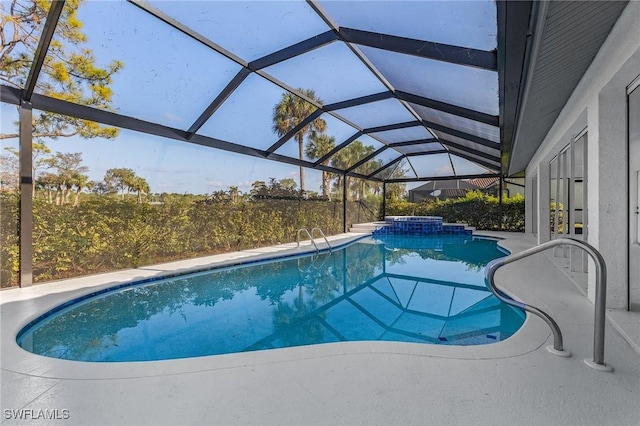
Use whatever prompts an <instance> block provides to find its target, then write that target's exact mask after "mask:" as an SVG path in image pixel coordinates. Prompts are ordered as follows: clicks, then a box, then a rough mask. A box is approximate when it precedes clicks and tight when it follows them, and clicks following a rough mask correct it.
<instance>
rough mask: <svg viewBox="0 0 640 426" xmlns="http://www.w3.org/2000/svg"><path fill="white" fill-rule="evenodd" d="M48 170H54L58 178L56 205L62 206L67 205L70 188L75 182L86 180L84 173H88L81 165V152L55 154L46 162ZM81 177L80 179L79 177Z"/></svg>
mask: <svg viewBox="0 0 640 426" xmlns="http://www.w3.org/2000/svg"><path fill="white" fill-rule="evenodd" d="M46 163H47V165H48V166H49V168H50V169H53V170H55V174H56V176H57V178H58V188H59V190H58V193H57V200H56V204H58V205H62V204H67V203H69V197H70V195H71V188H72V187H73V186H74V184H75V183H76V182H79V181H81V180H83V181H84V182H86V180H88V177H87V176H84V173H86V172H87V171H89V169H88V168H87V167H86V166H83V165H82V153H81V152H65V153H63V152H56V154H55V155H54V156H53V157H51V158H48V159H47V160H46ZM81 176H82V177H81Z"/></svg>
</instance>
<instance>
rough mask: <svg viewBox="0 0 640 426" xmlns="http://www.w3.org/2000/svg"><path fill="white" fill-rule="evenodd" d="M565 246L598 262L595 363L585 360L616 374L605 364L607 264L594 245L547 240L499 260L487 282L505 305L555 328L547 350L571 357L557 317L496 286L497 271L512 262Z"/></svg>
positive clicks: (487, 274) (487, 272) (491, 265)
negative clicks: (518, 299) (577, 249)
mask: <svg viewBox="0 0 640 426" xmlns="http://www.w3.org/2000/svg"><path fill="white" fill-rule="evenodd" d="M562 245H570V246H575V247H578V248H581V249H582V250H584V251H585V252H586V253H587V254H588V255H589V256H590V257H591V258H592V259H593V261H594V263H595V265H596V301H595V319H594V332H593V360H590V359H588V358H587V359H585V360H584V362H585V364H587V365H588V366H589V367H591V368H594V369H596V370H598V371H613V367H611V366H610V365H607V364H605V362H604V326H605V309H606V306H607V265H606V264H605V262H604V258H603V257H602V255H601V254H600V253H599V252H598V250H596V249H595V248H594V247H593V246H591V245H590V244H587V243H585V242H584V241H580V240H576V239H573V238H558V239H555V240H552V241H547V242H546V243H542V244H540V245H537V246H535V247H532V248H530V249H527V250H524V251H521V252H519V253H515V254H512V255H509V256H507V257H502V258H499V259H495V260H493V261H491V262H489V264H488V265H487V266H486V267H485V270H484V274H485V280H486V282H487V283H488V285H489V289H490V290H491V292H492V293H493V294H494V295H495V296H496V297H497V298H498V299H500V300H501V301H503V302H504V303H506V304H508V305H511V306H515V307H518V308H520V309H524V310H525V311H527V312H531V313H532V314H534V315H537V316H539V317H540V318H542V319H543V320H544V321H545V322H546V323H547V324H548V325H549V327H550V328H551V331H552V332H553V346H547V350H548V351H549V352H551V353H552V354H554V355H558V356H562V357H569V356H571V352H569V351H567V350H565V349H564V347H563V343H562V332H561V331H560V327H559V326H558V324H557V323H556V322H555V321H554V319H553V318H551V316H550V315H549V314H547V313H546V312H544V311H543V310H541V309H539V308H536V307H535V306H532V305H529V304H526V303H523V302H518V301H516V300H513V299H511V298H510V297H509V296H507V295H506V294H505V293H504V292H503V291H502V290H500V289H499V288H497V287H496V284H495V282H494V276H495V273H496V271H497V270H498V269H499V268H500V267H502V266H504V265H507V264H509V263H513V262H515V261H517V260H520V259H524V258H525V257H529V256H531V255H534V254H536V253H540V252H542V251H545V250H547V249H549V248H551V247H557V246H562Z"/></svg>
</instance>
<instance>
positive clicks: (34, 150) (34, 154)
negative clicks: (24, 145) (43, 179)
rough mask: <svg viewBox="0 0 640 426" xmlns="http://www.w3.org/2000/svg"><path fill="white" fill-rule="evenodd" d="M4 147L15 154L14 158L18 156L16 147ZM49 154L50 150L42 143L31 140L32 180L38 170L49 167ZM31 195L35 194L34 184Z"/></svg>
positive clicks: (36, 177)
mask: <svg viewBox="0 0 640 426" xmlns="http://www.w3.org/2000/svg"><path fill="white" fill-rule="evenodd" d="M5 149H6V150H7V151H9V152H10V153H12V154H13V155H15V157H16V159H18V158H20V152H19V151H18V150H17V149H15V148H12V147H7V148H5ZM49 154H51V150H50V149H49V147H48V146H46V145H45V144H44V143H41V142H33V143H32V144H31V176H32V178H33V180H34V182H35V181H37V179H38V170H39V169H42V168H47V167H49V166H48V164H49V163H48V160H49V159H50V158H51V156H50V155H49ZM31 195H32V196H35V195H36V185H34V186H33V190H32V194H31Z"/></svg>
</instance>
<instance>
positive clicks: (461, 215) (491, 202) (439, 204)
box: [386, 191, 524, 232]
mask: <svg viewBox="0 0 640 426" xmlns="http://www.w3.org/2000/svg"><path fill="white" fill-rule="evenodd" d="M386 214H387V215H389V216H412V215H414V216H441V217H442V219H443V220H444V221H445V222H450V223H466V224H468V225H469V226H473V227H475V228H476V229H481V230H492V231H498V230H501V231H515V232H524V197H522V195H519V194H518V195H516V196H513V197H504V198H503V200H502V206H500V203H499V200H498V197H495V196H491V195H487V194H483V193H482V192H480V191H470V192H468V193H467V195H466V196H465V197H460V198H455V199H446V200H439V199H436V200H432V201H427V202H422V203H410V202H407V201H399V202H391V203H388V204H387V206H386Z"/></svg>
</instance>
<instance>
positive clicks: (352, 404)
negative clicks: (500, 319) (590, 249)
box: [0, 232, 640, 425]
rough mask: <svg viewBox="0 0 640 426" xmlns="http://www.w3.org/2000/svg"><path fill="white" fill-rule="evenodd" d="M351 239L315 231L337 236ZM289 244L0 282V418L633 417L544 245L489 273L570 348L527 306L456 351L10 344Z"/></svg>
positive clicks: (631, 393) (622, 354) (627, 389)
mask: <svg viewBox="0 0 640 426" xmlns="http://www.w3.org/2000/svg"><path fill="white" fill-rule="evenodd" d="M476 234H478V235H489V236H495V237H501V238H505V239H504V240H502V241H501V243H500V244H501V245H502V246H503V247H505V248H507V249H509V250H510V251H512V252H518V251H521V250H523V249H526V248H528V247H531V246H533V245H534V244H533V241H530V240H529V239H528V237H527V236H525V235H524V234H512V233H495V232H491V233H488V232H477V233H476ZM358 236H360V235H358V234H353V233H352V234H343V235H340V236H334V237H330V238H329V239H330V241H331V242H332V244H338V243H343V242H346V241H348V240H349V239H353V238H354V237H358ZM295 246H296V245H295V244H283V245H280V246H276V247H269V248H264V249H255V250H247V251H243V252H238V253H230V254H225V255H218V256H210V257H207V258H200V259H193V260H188V261H180V262H172V263H168V264H163V265H154V266H149V267H143V268H138V269H132V270H126V271H118V272H113V273H109V274H101V275H95V276H90V277H83V278H76V279H69V280H64V281H59V282H56V283H49V284H45V285H36V286H33V287H29V288H24V289H13V290H6V291H2V292H0V315H1V317H0V318H1V322H2V324H1V331H2V334H1V336H0V344H1V352H0V355H1V356H2V359H1V365H2V371H1V374H2V375H1V379H2V384H1V395H0V401H1V408H2V419H1V421H2V423H3V424H5V423H6V424H70V425H71V424H78V425H92V424H96V425H116V424H123V425H124V424H126V425H129V424H130V425H138V424H149V425H158V424H172V425H173V424H473V425H477V424H598V425H603V424H612V425H613V424H615V425H619V424H638V419H639V418H640V404H638V400H639V399H640V355H639V354H638V353H637V352H635V351H634V349H633V348H632V346H631V345H630V344H629V343H628V342H627V341H626V340H625V339H624V338H623V337H622V336H621V334H619V332H618V331H617V329H616V328H614V327H613V326H612V325H611V323H610V322H609V321H607V329H606V333H607V334H606V349H605V360H606V362H607V363H608V364H611V365H612V366H613V367H614V371H613V372H611V373H606V372H599V371H595V370H593V369H591V368H589V367H587V366H586V365H585V364H584V361H583V360H584V359H585V358H591V356H592V349H593V348H592V344H593V305H592V304H591V303H590V302H589V301H588V300H587V299H586V298H585V297H584V296H583V295H582V294H581V293H580V291H578V289H577V288H576V286H575V285H574V283H573V282H572V281H571V280H570V279H569V278H568V276H567V274H566V273H565V272H563V271H562V270H561V267H558V266H556V265H554V263H553V262H551V261H550V259H549V258H548V257H547V256H546V255H545V254H539V255H536V256H534V257H531V258H527V259H524V260H522V261H520V262H517V263H516V264H512V265H507V266H505V267H503V268H501V269H500V270H499V271H498V273H497V275H496V282H497V284H498V285H499V286H501V287H502V288H505V289H506V290H507V291H508V292H509V293H511V294H512V295H514V296H515V297H516V298H518V299H521V300H524V301H527V302H528V303H530V304H533V305H535V306H538V307H541V308H542V309H544V310H546V311H547V312H549V313H550V314H551V315H552V316H553V317H554V319H556V321H557V322H558V324H559V325H560V327H561V329H562V332H563V335H564V340H565V347H566V348H567V349H568V350H570V351H571V352H572V356H571V357H570V358H560V357H556V356H554V355H551V354H550V353H548V352H547V350H546V349H545V346H546V345H549V344H551V343H552V339H551V333H550V331H549V329H548V327H547V326H546V324H545V323H544V322H543V321H542V320H540V319H538V318H537V317H531V316H528V317H527V321H526V322H525V324H524V326H523V327H522V329H521V330H520V331H519V332H518V333H517V334H516V335H514V336H513V337H512V338H510V339H508V340H506V341H503V342H499V343H495V344H492V345H485V346H467V347H459V346H438V345H426V344H412V343H400V342H346V343H333V344H325V345H316V346H304V347H296V348H286V349H276V350H269V351H257V352H248V353H241V354H229V355H218V356H210V357H202V358H192V359H180V360H169V361H155V362H134V363H113V364H108V363H105V364H102V363H83V362H75V361H65V360H58V359H52V358H46V357H42V356H37V355H34V354H31V353H29V352H26V351H24V350H22V349H21V348H19V347H18V346H17V344H16V343H15V336H16V333H17V332H18V331H19V330H20V328H21V327H22V326H24V325H25V324H26V323H28V322H29V321H30V320H32V319H33V318H35V317H37V316H38V315H40V314H42V313H44V312H46V311H47V310H49V309H51V308H53V307H54V306H56V305H58V304H60V303H62V302H64V301H67V300H69V299H72V298H74V297H78V296H80V295H83V294H87V293H90V292H93V291H95V290H98V289H100V288H104V287H110V286H113V285H115V284H117V283H121V282H126V281H130V280H139V279H142V278H149V277H154V276H160V275H164V274H166V273H168V272H174V271H182V272H187V271H189V270H193V269H201V268H203V267H206V266H207V265H211V264H214V263H216V264H218V263H229V262H231V263H234V262H239V261H242V260H248V259H253V258H268V257H274V256H279V255H287V254H291V253H299V252H301V251H302V250H303V249H306V250H308V249H309V246H305V247H303V249H297V248H296V247H295ZM627 326H628V325H627ZM636 326H638V327H640V324H636ZM628 327H629V329H631V330H633V325H631V326H628ZM38 410H49V411H47V412H41V411H38ZM52 410H58V411H57V412H53V414H54V415H56V414H57V415H58V417H68V418H66V419H65V418H62V419H59V420H44V419H36V420H33V419H32V420H16V419H14V417H16V416H17V415H22V416H23V417H24V416H27V417H38V416H42V415H45V416H46V415H48V414H51V413H52ZM63 410H67V411H63Z"/></svg>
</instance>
